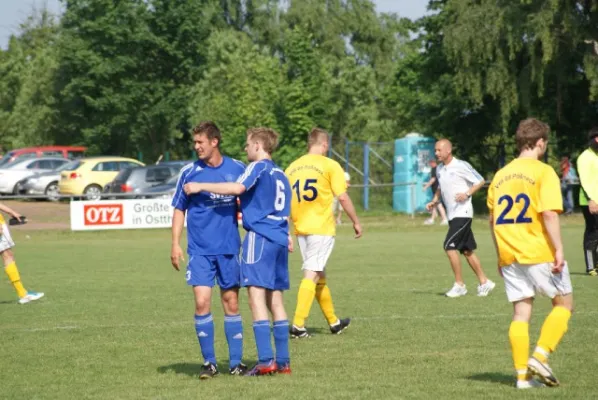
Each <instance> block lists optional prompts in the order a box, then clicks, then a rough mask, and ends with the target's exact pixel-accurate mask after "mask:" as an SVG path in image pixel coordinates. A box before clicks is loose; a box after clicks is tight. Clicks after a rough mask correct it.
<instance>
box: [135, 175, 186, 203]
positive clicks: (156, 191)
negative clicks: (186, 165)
mask: <svg viewBox="0 0 598 400" xmlns="http://www.w3.org/2000/svg"><path fill="white" fill-rule="evenodd" d="M179 176H180V171H179V172H178V173H177V174H176V175H173V176H172V177H170V178H169V179H168V180H167V181H166V182H164V183H162V184H160V185H156V186H152V187H150V188H148V189H146V190H145V194H144V196H143V197H144V198H146V199H170V198H172V197H173V196H174V192H175V191H176V185H177V183H178V181H179Z"/></svg>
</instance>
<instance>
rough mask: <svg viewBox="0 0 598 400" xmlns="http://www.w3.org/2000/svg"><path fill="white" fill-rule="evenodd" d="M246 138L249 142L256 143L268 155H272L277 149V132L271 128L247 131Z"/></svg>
mask: <svg viewBox="0 0 598 400" xmlns="http://www.w3.org/2000/svg"><path fill="white" fill-rule="evenodd" d="M247 137H248V138H249V139H250V140H255V141H258V142H260V143H261V144H262V148H263V149H264V151H265V152H266V153H268V154H272V153H273V152H274V150H276V148H277V147H278V137H279V135H278V132H276V131H275V130H274V129H271V128H265V127H258V128H250V129H248V130H247Z"/></svg>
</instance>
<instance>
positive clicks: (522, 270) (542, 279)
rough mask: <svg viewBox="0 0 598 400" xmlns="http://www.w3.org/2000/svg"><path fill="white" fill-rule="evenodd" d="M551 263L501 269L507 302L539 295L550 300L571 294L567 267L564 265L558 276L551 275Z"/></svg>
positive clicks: (515, 265) (518, 265) (513, 265)
mask: <svg viewBox="0 0 598 400" xmlns="http://www.w3.org/2000/svg"><path fill="white" fill-rule="evenodd" d="M552 265H553V264H552V263H543V264H535V265H522V264H518V263H515V264H511V265H509V266H507V267H503V268H502V274H503V277H504V280H505V289H506V290H507V298H508V299H509V302H511V303H513V302H515V301H519V300H523V299H529V298H531V297H534V296H535V295H536V294H541V295H544V296H547V297H550V298H551V299H552V298H554V297H555V296H557V295H561V296H564V295H566V294H569V293H572V292H573V286H572V285H571V277H570V276H569V266H568V265H567V264H566V263H565V266H564V268H563V271H562V272H561V273H560V274H553V273H552V271H551V269H552Z"/></svg>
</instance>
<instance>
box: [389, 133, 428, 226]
mask: <svg viewBox="0 0 598 400" xmlns="http://www.w3.org/2000/svg"><path fill="white" fill-rule="evenodd" d="M435 143H436V140H435V139H434V138H430V137H424V136H423V135H421V134H419V133H410V134H408V135H406V136H405V137H403V138H401V139H397V140H395V156H394V174H393V183H394V185H395V186H394V188H393V193H392V204H393V209H394V210H395V211H398V212H403V213H408V214H413V213H416V212H423V211H425V210H426V204H427V203H428V202H430V201H431V200H432V196H433V193H432V189H428V190H426V191H423V190H422V186H423V185H424V184H425V182H427V181H428V180H429V179H430V171H431V169H432V168H431V167H430V160H433V159H434V158H435V156H434V144H435Z"/></svg>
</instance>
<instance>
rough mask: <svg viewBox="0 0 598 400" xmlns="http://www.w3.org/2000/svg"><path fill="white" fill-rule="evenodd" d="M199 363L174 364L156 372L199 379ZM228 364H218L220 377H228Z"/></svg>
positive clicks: (248, 361)
mask: <svg viewBox="0 0 598 400" xmlns="http://www.w3.org/2000/svg"><path fill="white" fill-rule="evenodd" d="M243 363H244V364H246V365H248V366H249V367H250V368H251V367H253V365H254V364H256V361H255V360H244V361H243ZM202 365H203V364H201V363H176V364H170V365H163V366H161V367H158V368H157V372H158V373H160V374H168V373H170V372H174V373H175V374H177V375H178V374H182V375H187V376H191V377H194V378H197V377H199V373H200V372H201V366H202ZM228 369H229V368H228V362H223V363H218V371H220V374H222V375H228Z"/></svg>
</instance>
